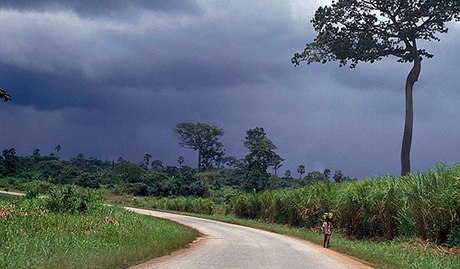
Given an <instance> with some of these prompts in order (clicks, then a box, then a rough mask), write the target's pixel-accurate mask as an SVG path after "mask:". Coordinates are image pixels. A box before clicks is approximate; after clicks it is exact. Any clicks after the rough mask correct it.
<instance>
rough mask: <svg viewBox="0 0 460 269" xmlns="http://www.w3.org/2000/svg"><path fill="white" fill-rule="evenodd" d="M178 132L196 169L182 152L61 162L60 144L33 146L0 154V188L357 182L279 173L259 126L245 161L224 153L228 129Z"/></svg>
mask: <svg viewBox="0 0 460 269" xmlns="http://www.w3.org/2000/svg"><path fill="white" fill-rule="evenodd" d="M175 132H176V134H177V136H178V140H179V144H180V145H181V146H183V147H184V148H188V149H193V150H195V151H197V155H198V158H197V159H198V161H197V166H196V167H190V166H186V165H183V163H184V157H183V156H178V158H177V166H171V165H168V166H164V165H163V162H162V161H161V160H152V156H151V155H150V154H148V153H146V154H145V155H144V156H143V158H142V159H141V158H140V159H141V160H140V161H139V162H138V163H134V162H131V161H127V160H124V159H123V158H122V157H120V158H118V159H117V160H116V161H115V160H99V159H97V158H95V157H86V156H84V155H83V154H82V153H79V154H77V156H76V157H73V158H70V160H61V159H60V157H59V156H58V154H59V151H60V150H61V149H62V147H61V145H57V146H56V147H55V150H56V154H54V153H51V154H49V155H41V153H40V149H35V150H34V151H33V153H32V155H31V156H17V155H16V150H15V149H14V148H10V149H4V150H3V152H2V157H1V158H0V187H2V188H4V189H6V190H8V189H16V190H23V191H29V190H38V191H39V192H41V193H46V192H48V190H49V189H50V188H52V187H54V186H56V185H68V184H70V185H77V186H80V187H84V188H93V189H100V188H103V189H106V190H108V191H110V192H111V193H113V194H131V195H138V196H148V195H152V196H158V197H178V196H197V197H226V196H232V195H234V194H236V193H238V192H243V191H257V192H258V191H262V190H270V189H279V188H289V187H297V186H304V185H307V184H311V183H314V182H318V181H322V182H331V183H332V182H341V181H351V180H355V179H351V178H349V177H347V176H344V175H343V174H342V172H341V171H335V173H334V174H333V175H331V171H330V170H329V169H325V170H324V171H321V172H318V171H312V172H309V173H306V171H305V166H304V165H299V167H298V168H297V171H296V172H297V174H293V173H292V172H291V171H290V170H285V172H284V174H283V175H282V176H278V170H279V168H280V167H281V166H282V161H283V159H282V158H281V157H280V156H279V155H278V154H276V152H275V149H276V146H275V145H274V144H273V142H272V141H271V140H270V139H268V138H267V136H266V133H265V131H264V129H263V128H260V127H256V128H254V129H250V130H248V131H247V133H246V134H247V136H246V138H245V141H244V146H245V147H246V148H247V149H248V151H249V153H248V154H247V155H246V156H245V158H244V159H237V158H235V157H232V156H230V157H227V156H225V154H224V149H223V145H222V143H220V142H219V137H220V136H222V135H223V133H224V132H223V130H222V129H220V128H218V127H216V126H210V125H208V124H204V123H180V124H178V125H177V126H176V128H175ZM331 176H332V178H331Z"/></svg>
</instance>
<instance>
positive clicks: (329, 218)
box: [323, 212, 333, 220]
mask: <svg viewBox="0 0 460 269" xmlns="http://www.w3.org/2000/svg"><path fill="white" fill-rule="evenodd" d="M332 215H333V214H332V213H330V212H326V213H324V214H323V219H324V220H331V219H332Z"/></svg>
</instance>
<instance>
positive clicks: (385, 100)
mask: <svg viewBox="0 0 460 269" xmlns="http://www.w3.org/2000/svg"><path fill="white" fill-rule="evenodd" d="M109 2H110V3H109ZM324 4H329V1H308V2H306V1H294V0H292V1H269V2H264V1H259V2H248V1H227V2H215V1H205V0H201V1H196V2H192V1H179V2H178V1H150V2H149V1H118V2H116V1H115V2H114V1H102V2H101V1H99V2H98V3H93V2H89V1H62V2H59V1H2V3H0V23H1V24H2V27H1V28H0V47H1V48H2V49H1V50H0V86H1V87H2V88H5V89H6V90H7V91H8V92H10V93H11V94H12V96H13V102H10V103H3V104H1V105H0V116H1V117H3V118H2V122H3V123H4V128H2V130H0V146H2V147H4V148H10V147H16V148H17V150H18V153H19V154H31V153H32V151H33V150H34V149H35V148H40V149H41V150H42V153H43V154H45V153H48V152H53V150H54V147H55V146H56V144H61V145H62V147H63V150H62V152H61V153H60V154H61V156H62V157H63V158H69V157H73V156H75V155H76V154H77V153H84V154H85V155H86V156H96V157H98V158H101V159H106V158H107V159H117V158H118V157H120V156H122V157H123V158H125V159H129V160H133V161H141V160H142V156H143V155H144V154H145V153H150V154H152V155H153V156H154V159H160V160H163V161H164V162H165V164H176V160H177V156H179V155H184V156H186V163H187V164H188V165H191V166H194V165H195V162H196V161H195V158H196V153H195V152H194V151H191V150H186V149H182V148H180V146H179V145H178V143H177V139H176V137H175V135H174V132H173V128H174V126H175V125H176V124H177V123H179V122H184V121H188V122H198V121H200V122H205V123H208V124H213V125H217V126H219V127H221V128H223V129H224V131H225V135H224V137H223V142H224V146H225V148H226V152H227V154H228V155H234V156H236V157H238V158H242V157H244V155H245V154H246V153H247V150H246V149H245V148H244V147H243V140H244V136H245V132H246V130H248V129H251V128H254V127H263V128H264V129H265V130H266V132H267V135H268V137H269V138H270V139H272V140H273V142H274V143H275V145H277V147H278V153H279V154H280V155H281V156H282V157H283V158H285V159H286V161H285V162H284V166H283V168H282V170H285V169H290V170H291V171H295V170H296V168H297V166H298V165H299V164H303V165H306V166H307V170H308V169H311V170H312V169H315V170H316V169H323V168H329V169H331V170H332V171H334V170H342V171H343V172H344V174H345V175H349V176H352V177H365V176H370V175H374V174H387V173H394V174H398V173H399V150H400V146H401V145H400V144H401V138H402V128H403V124H404V122H403V121H404V82H405V77H406V75H407V73H408V72H409V70H410V64H398V63H396V62H395V59H392V58H387V59H385V60H383V61H380V62H377V63H375V64H359V65H358V67H357V68H356V69H353V70H350V69H348V68H339V67H338V65H337V64H336V63H329V64H325V65H322V64H312V65H301V66H299V67H296V68H294V67H293V66H292V64H291V63H290V59H291V57H292V56H293V54H294V53H295V52H297V51H300V50H301V49H302V48H303V46H304V45H305V44H306V43H307V42H310V41H312V40H313V38H314V37H315V33H314V31H313V29H312V27H311V24H310V22H309V20H310V18H311V17H312V16H313V14H314V12H315V10H316V8H317V7H318V6H319V5H324ZM459 34H460V28H458V27H457V26H456V25H452V27H451V31H450V32H449V33H448V34H446V35H442V36H441V39H442V40H441V42H440V43H438V42H430V43H427V44H423V46H426V47H427V48H428V49H429V51H430V52H433V53H434V54H435V58H433V59H427V60H424V61H423V62H422V65H423V66H422V74H421V76H420V79H419V81H418V82H417V83H416V85H415V92H414V98H415V101H414V102H415V126H414V141H413V158H412V159H413V164H414V165H413V166H414V167H415V169H419V170H423V169H426V168H428V167H430V166H431V165H433V164H434V163H435V162H437V161H446V162H453V161H455V160H456V156H455V151H454V150H452V145H454V144H455V143H456V142H455V141H456V140H455V139H456V136H455V134H456V133H458V131H459V130H458V124H457V121H458V116H457V115H458V114H459V113H460V111H459V109H458V106H457V105H456V100H458V98H459V97H460V96H459V93H458V90H457V88H458V87H457V84H458V79H457V78H456V77H457V75H456V74H457V73H458V72H459V71H460V70H459V66H460V62H459V59H457V58H456V57H452V55H455V53H456V51H457V50H458V44H457V43H458V42H457V40H458V37H459V36H458V35H459ZM279 173H280V174H283V171H279Z"/></svg>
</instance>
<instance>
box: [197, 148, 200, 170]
mask: <svg viewBox="0 0 460 269" xmlns="http://www.w3.org/2000/svg"><path fill="white" fill-rule="evenodd" d="M197 170H198V173H200V172H201V149H198V169H197Z"/></svg>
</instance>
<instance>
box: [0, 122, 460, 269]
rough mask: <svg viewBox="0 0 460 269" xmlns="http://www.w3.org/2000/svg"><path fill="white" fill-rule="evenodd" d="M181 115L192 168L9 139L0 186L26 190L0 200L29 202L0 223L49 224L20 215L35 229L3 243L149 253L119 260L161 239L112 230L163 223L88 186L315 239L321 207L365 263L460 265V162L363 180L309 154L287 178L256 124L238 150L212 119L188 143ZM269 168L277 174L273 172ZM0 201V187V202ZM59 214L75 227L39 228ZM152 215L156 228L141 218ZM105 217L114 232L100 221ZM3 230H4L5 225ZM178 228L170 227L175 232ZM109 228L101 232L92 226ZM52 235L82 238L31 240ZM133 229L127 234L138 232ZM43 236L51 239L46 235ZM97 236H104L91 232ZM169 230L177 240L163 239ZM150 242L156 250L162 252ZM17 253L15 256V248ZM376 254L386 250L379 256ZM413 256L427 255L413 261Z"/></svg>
mask: <svg viewBox="0 0 460 269" xmlns="http://www.w3.org/2000/svg"><path fill="white" fill-rule="evenodd" d="M181 126H182V125H180V126H178V128H179V127H181ZM184 126H185V127H187V126H188V127H197V126H198V127H199V129H203V128H205V127H206V128H207V127H209V126H208V125H204V124H201V125H200V124H196V125H195V124H190V125H189V124H187V125H184ZM184 126H182V129H183V130H182V131H183V132H182V131H180V132H179V129H177V130H176V133H177V134H179V133H183V134H184V136H183V137H179V139H180V141H181V143H184V146H186V147H188V148H193V149H196V150H199V151H201V153H199V155H200V154H202V157H201V161H200V166H199V168H200V170H199V172H198V168H191V167H189V166H185V165H183V163H184V157H183V156H179V157H178V158H177V163H178V165H179V167H176V166H166V167H165V166H163V162H162V161H161V160H158V159H154V160H153V161H151V159H153V156H152V155H151V154H148V153H146V154H144V155H143V157H142V158H140V162H139V163H133V162H130V161H126V160H124V159H123V158H121V157H120V158H118V160H117V161H101V160H98V159H96V158H93V157H90V158H87V157H85V156H84V155H83V154H81V153H80V154H78V155H77V156H76V157H75V158H71V159H70V160H68V161H67V160H61V159H60V158H59V157H58V156H56V155H55V154H53V153H51V154H49V155H46V156H42V155H41V154H40V150H39V149H35V150H34V151H33V154H32V155H31V156H23V157H20V156H16V151H15V149H5V150H4V151H3V158H0V188H4V189H5V190H21V191H24V192H27V194H26V198H23V199H21V200H19V201H14V200H12V201H3V202H2V203H3V206H2V207H1V210H7V209H8V208H10V209H12V210H13V211H14V212H28V213H27V214H23V213H16V214H9V215H8V216H7V218H2V219H1V221H2V225H7V224H8V225H9V223H10V222H9V221H8V222H7V221H5V220H6V219H8V220H9V219H10V218H13V217H14V219H15V220H16V219H17V220H18V221H17V223H21V221H22V220H24V221H25V220H28V221H36V220H35V218H37V219H39V220H40V221H43V222H44V223H47V222H48V223H47V224H36V225H34V226H27V224H25V223H24V224H22V225H26V226H25V227H30V229H31V232H32V235H29V236H30V237H33V238H34V239H30V241H27V238H26V237H25V234H27V233H25V234H20V235H19V232H18V231H20V228H18V227H16V228H15V229H16V230H15V231H14V232H5V233H3V234H2V236H10V235H12V234H15V233H16V234H18V236H17V238H18V240H19V241H17V242H16V241H12V239H0V240H2V241H1V242H0V243H1V245H0V247H6V246H7V243H6V242H10V241H11V242H14V245H15V246H16V245H17V247H19V248H23V249H25V248H27V247H26V246H27V245H29V243H30V245H31V246H34V245H35V246H36V247H37V248H38V246H40V244H41V245H43V246H48V245H49V246H55V247H54V248H64V249H59V251H56V250H53V255H54V254H59V253H65V250H66V249H67V250H68V249H71V248H72V250H73V249H75V251H72V255H75V259H73V258H72V259H73V261H72V263H75V264H79V261H78V259H79V258H78V257H81V256H84V255H86V254H81V253H83V252H81V253H80V252H79V251H80V250H79V248H78V247H76V245H74V244H77V245H78V244H88V249H90V250H91V251H92V253H91V255H93V252H94V253H96V251H93V250H94V248H93V249H92V248H91V246H90V245H94V246H97V248H98V249H100V250H101V253H103V254H102V255H103V257H107V258H106V260H107V261H106V262H107V263H108V264H109V263H110V262H109V260H112V257H113V260H114V261H115V262H118V264H121V265H123V264H124V262H126V263H129V264H133V263H134V262H135V261H134V260H136V261H140V260H143V259H144V258H145V259H147V257H144V258H134V260H131V259H127V260H126V261H124V260H123V261H122V262H120V261H119V260H117V259H121V258H119V257H123V255H125V254H123V253H128V254H126V255H125V257H126V256H129V257H138V256H136V255H134V254H133V253H134V252H136V253H142V252H140V251H139V250H138V249H139V248H141V247H140V245H143V248H144V247H145V246H144V244H145V245H146V246H147V247H145V248H146V249H150V247H149V242H151V241H154V240H156V239H153V238H150V239H149V240H150V241H149V242H147V241H142V240H137V241H138V243H139V245H137V246H135V245H133V244H134V243H133V241H136V240H132V241H129V240H128V239H126V238H125V239H123V240H121V241H116V242H115V241H112V238H110V235H112V234H123V235H124V234H125V233H126V231H130V229H133V227H135V226H128V227H126V228H123V227H122V224H125V223H145V221H147V222H149V223H152V224H153V225H143V227H144V230H142V229H140V230H139V231H140V232H139V234H138V235H139V236H140V235H145V234H149V235H150V234H156V232H155V230H145V229H161V226H164V225H166V224H165V223H154V222H155V221H156V220H151V219H150V218H145V217H142V216H137V217H135V216H133V215H130V213H128V212H124V211H119V210H118V209H116V208H112V207H103V206H101V205H100V204H99V205H98V206H95V204H97V203H96V202H95V198H94V197H96V196H95V193H97V196H100V197H103V198H104V199H105V200H107V201H109V202H111V203H113V204H123V205H127V204H129V205H131V206H136V207H144V208H154V209H162V210H174V211H181V212H191V213H195V214H206V216H211V217H213V218H233V219H235V222H241V221H244V222H247V223H250V224H251V223H252V224H251V225H258V226H259V225H261V226H265V229H270V230H271V229H275V230H276V231H278V232H283V233H288V234H295V235H296V236H299V237H301V238H307V239H308V240H312V241H316V240H317V238H318V231H319V226H320V225H321V221H322V220H321V217H322V215H323V213H324V212H332V213H333V216H334V217H333V221H334V223H335V227H336V234H335V235H334V240H333V242H334V243H333V245H332V248H334V249H337V250H340V251H343V252H346V253H349V254H351V255H353V256H356V257H360V258H362V259H365V260H368V261H370V262H372V263H376V264H382V263H384V264H385V266H383V265H382V268H411V267H413V268H441V267H442V266H444V267H449V266H450V267H452V266H451V265H452V264H459V263H458V257H459V256H458V249H459V247H460V217H459V216H460V164H457V165H454V166H452V167H448V166H446V165H439V166H437V167H435V168H433V169H431V170H430V171H428V172H427V173H425V174H418V175H412V174H409V175H406V176H403V177H393V176H384V177H379V178H375V179H366V180H361V181H358V180H356V179H352V178H350V177H348V176H345V175H343V174H342V172H341V171H340V170H336V171H335V173H334V174H331V170H329V169H325V170H324V172H322V173H321V172H318V171H310V172H307V171H305V170H306V169H305V166H304V165H299V167H298V169H297V172H298V174H299V177H296V178H294V177H293V176H292V173H291V171H289V170H286V172H285V173H284V177H279V176H278V175H277V174H276V173H277V169H279V168H280V167H281V166H282V161H283V159H282V158H281V157H280V156H279V155H278V154H277V153H276V152H275V151H274V150H275V149H276V146H275V145H274V143H273V142H272V141H271V140H270V139H268V138H267V135H266V133H265V131H264V129H263V128H260V127H257V128H255V129H250V130H248V131H247V133H246V134H247V136H246V140H245V141H244V146H245V147H246V148H247V149H248V151H249V152H248V154H247V155H246V156H245V158H243V159H240V160H238V159H236V158H235V157H232V156H229V157H224V156H223V152H224V151H223V148H222V144H221V143H220V142H219V141H218V139H217V138H218V137H219V136H221V134H223V131H222V130H221V129H218V128H217V127H215V126H211V127H212V128H217V129H218V130H217V131H218V132H217V133H214V134H210V137H209V141H211V142H210V144H206V145H204V146H203V147H202V148H201V149H200V148H199V144H197V146H193V147H192V145H191V142H190V141H191V140H190V141H189V140H187V139H189V138H190V137H189V136H188V135H189V133H188V132H190V130H191V129H190V128H188V127H187V128H185V127H184ZM192 129H193V128H192ZM221 131H222V132H221ZM190 139H192V138H190ZM192 140H193V139H192ZM185 143H186V144H187V145H186V144H185ZM189 144H190V145H189ZM55 150H56V152H57V153H59V151H60V150H61V146H60V145H58V146H56V148H55ZM214 153H215V154H214ZM199 159H200V157H199ZM150 162H151V163H150ZM149 165H150V167H149ZM270 168H272V169H273V170H274V173H269V172H268V170H269V169H270ZM69 186H73V187H69ZM56 187H58V188H56ZM41 194H46V198H45V199H35V198H37V197H39V196H40V195H41ZM2 200H3V198H2V197H1V196H0V201H2ZM96 200H97V199H96ZM8 212H9V211H8ZM29 212H30V213H31V214H29ZM10 215H11V216H10ZM106 217H107V218H106ZM56 219H57V220H56ZM111 219H114V220H116V223H118V224H117V225H112V226H114V227H112V226H110V225H109V223H111V222H110V221H109V222H104V220H111ZM133 219H134V220H135V221H132V220H133ZM147 219H150V220H147ZM85 220H86V222H85ZM37 221H38V220H37ZM15 222H16V221H13V222H11V223H15ZM61 222H63V223H67V224H68V225H71V226H69V227H67V226H65V227H61V228H56V231H54V230H40V228H39V227H53V226H52V225H51V224H56V223H61ZM72 223H74V224H72ZM88 223H90V224H91V225H92V224H94V225H95V227H94V228H89V230H85V229H86V228H85V229H83V230H82V228H81V227H86V226H87V225H89V224H88ZM112 224H113V223H112ZM40 225H42V226H40ZM129 225H131V224H129ZM133 225H134V224H133ZM139 225H140V224H139ZM280 225H281V226H280ZM147 226H148V227H156V228H145V227H147ZM12 227H13V226H12ZM32 227H38V228H36V229H32ZM91 227H92V226H91ZM109 227H112V228H109ZM267 227H268V228H267ZM1 228H2V227H0V229H1ZM106 228H107V229H109V230H110V231H111V232H107V231H105V230H104V229H106ZM18 229H19V230H18ZM98 229H102V230H101V231H99V230H98ZM117 229H121V230H117ZM166 229H168V228H166ZM3 230H5V231H8V230H7V229H6V228H5V229H3ZM173 230H174V229H173ZM88 231H97V232H94V233H93V232H88ZM182 232H183V231H181V232H178V231H177V232H174V231H171V236H172V237H174V236H177V235H178V234H180V233H182ZM34 233H37V234H34ZM69 233H70V235H71V236H70V235H69ZM106 233H108V234H107V235H109V236H108V237H104V236H103V237H98V236H100V235H105V234H106ZM167 233H169V232H167ZM158 234H159V235H161V233H158ZM56 235H60V236H61V235H62V236H63V238H70V237H72V238H76V240H77V241H78V242H77V243H74V242H72V243H69V242H67V241H66V240H67V239H65V240H62V241H59V242H51V241H45V243H37V242H35V241H34V240H35V238H37V239H38V238H41V237H44V238H45V240H51V239H52V238H55V236H56ZM74 235H78V237H77V236H74ZM138 235H136V234H133V235H132V236H129V237H130V238H136V236H138ZM79 236H88V237H82V238H80V237H79ZM319 236H320V235H319ZM48 237H50V238H49V239H46V238H48ZM160 237H161V236H160ZM172 237H171V238H172ZM181 237H182V238H185V241H184V242H182V243H179V244H176V243H174V244H175V247H179V246H184V245H186V244H187V243H188V242H190V240H192V239H193V238H194V237H193V236H191V237H188V236H181ZM56 238H57V237H56ZM123 238H124V237H123ZM96 239H97V240H101V241H95V242H93V241H92V240H96ZM21 240H22V241H21ZM106 240H108V241H106ZM114 240H115V239H114ZM159 240H161V239H159ZM166 241H171V242H173V241H172V240H169V239H168V240H166ZM21 242H22V243H21ZM50 242H51V243H50ZM88 242H89V243H88ZM114 242H115V243H114ZM154 245H157V246H159V249H164V250H165V251H166V252H169V251H170V250H169V247H163V246H161V244H154ZM69 246H70V247H69ZM102 246H107V247H102ZM421 246H422V247H421ZM8 247H9V248H11V251H10V250H9V251H4V252H2V253H3V254H1V255H10V254H8V253H15V252H14V251H16V250H14V248H13V247H12V246H8ZM85 248H86V245H85ZM375 249H377V250H375ZM13 250H14V251H13ZM77 250H78V251H77ZM378 250H380V252H379V251H378ZM30 251H31V252H32V253H33V252H37V253H39V252H40V251H41V250H37V249H33V248H32V249H31V250H30ZM125 251H126V252H125ZM129 251H134V252H133V253H129ZM31 252H27V253H31ZM149 252H152V251H151V250H149ZM21 253H22V251H21ZM24 253H26V252H24ZM45 253H46V252H45ZM153 253H157V254H158V255H161V254H162V253H164V252H161V251H158V252H155V251H153ZM382 253H383V254H382ZM452 253H457V254H452ZM112 254H113V255H112ZM157 254H155V255H157ZM15 255H19V251H18V252H17V253H16V254H15ZM27 255H30V254H27ZM46 255H47V256H46V257H51V258H43V259H44V260H43V261H42V262H44V263H45V262H47V266H48V265H49V266H51V265H50V264H57V266H61V264H60V263H61V262H62V261H61V260H62V259H63V258H62V257H60V256H56V257H55V256H50V255H48V254H46ZM69 255H70V254H69ZM91 255H90V257H91ZM94 255H96V254H94ZM110 255H112V256H110ZM140 255H141V254H140ZM142 255H143V254H142ZM382 255H387V256H388V257H390V258H388V259H381V258H380V257H381V256H382ZM109 257H110V258H109ZM415 257H419V258H420V259H419V260H417V259H416V258H415ZM2 259H4V260H3V261H4V262H6V261H8V262H10V263H11V261H10V260H11V259H9V258H8V257H5V256H3V258H2ZM40 259H41V258H40ZM94 259H95V260H96V258H94ZM103 260H104V259H101V261H103ZM419 262H420V263H423V264H424V265H423V266H422V265H420V266H419ZM408 263H409V264H408ZM428 264H429V265H430V266H428ZM435 264H438V265H439V266H441V267H439V266H437V265H435ZM16 265H17V264H16ZM16 265H14V266H16ZM0 266H1V264H0ZM11 266H13V265H11ZM66 266H67V265H66ZM69 266H70V265H69ZM110 266H112V265H110ZM110 266H109V267H110Z"/></svg>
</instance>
